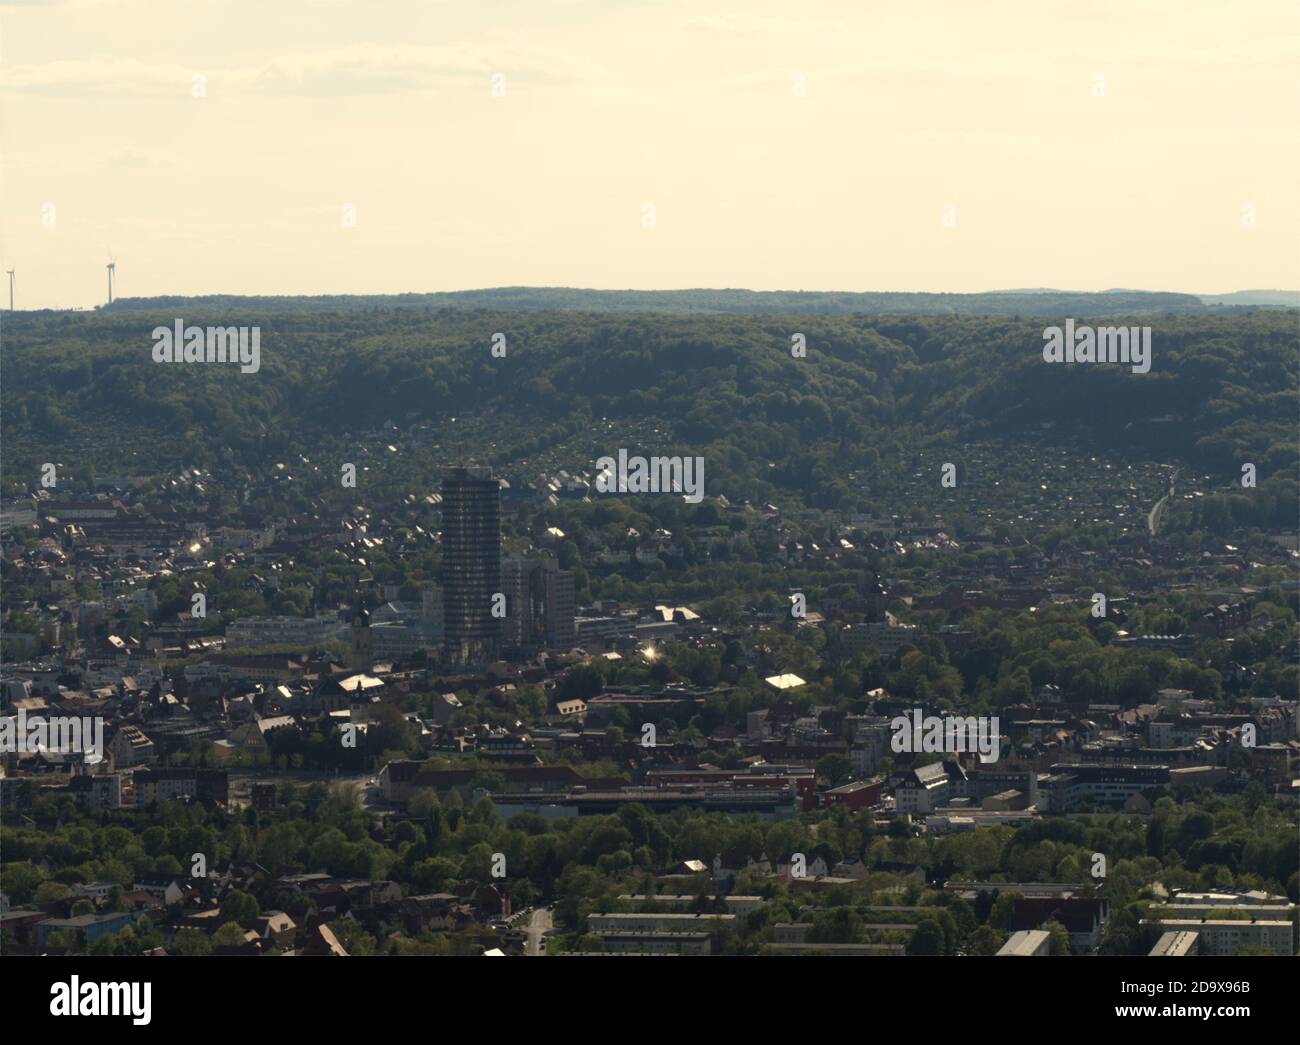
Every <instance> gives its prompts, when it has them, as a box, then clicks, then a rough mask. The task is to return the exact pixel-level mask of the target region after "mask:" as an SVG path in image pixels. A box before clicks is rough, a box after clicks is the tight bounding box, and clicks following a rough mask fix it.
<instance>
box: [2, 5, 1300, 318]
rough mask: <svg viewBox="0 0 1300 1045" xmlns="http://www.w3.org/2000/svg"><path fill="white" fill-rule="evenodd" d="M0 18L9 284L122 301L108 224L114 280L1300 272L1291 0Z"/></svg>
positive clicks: (903, 286)
mask: <svg viewBox="0 0 1300 1045" xmlns="http://www.w3.org/2000/svg"><path fill="white" fill-rule="evenodd" d="M0 30H2V37H0V58H2V59H3V66H2V67H0V145H2V148H0V162H2V164H3V166H2V168H0V177H2V179H3V180H2V181H0V261H2V264H3V268H5V269H9V268H14V269H15V270H16V271H17V277H16V279H17V304H18V307H19V308H42V307H56V308H61V307H74V306H81V307H89V306H92V305H95V304H98V303H101V302H102V301H103V300H104V299H105V283H106V277H105V272H104V265H105V263H106V262H107V260H108V258H109V255H110V252H111V253H112V255H113V256H114V257H115V259H116V262H117V293H118V295H119V296H123V297H133V296H149V295H155V294H208V293H239V294H319V293H399V292H404V291H437V290H461V289H470V288H476V287H495V286H513V285H531V286H578V287H599V288H625V287H635V288H644V289H670V288H684V287H750V288H753V289H757V290H781V289H785V290H918V291H956V292H965V291H979V290H991V289H1005V288H1013V287H1048V286H1051V287H1061V288H1068V289H1078V290H1102V289H1106V288H1108V287H1132V288H1141V289H1149V290H1181V291H1191V292H1223V291H1229V290H1237V289H1246V288H1287V289H1294V288H1297V287H1300V276H1298V275H1297V268H1298V265H1297V243H1300V213H1298V209H1297V186H1298V185H1300V4H1297V3H1295V0H1251V2H1249V3H1241V2H1240V0H1229V2H1211V0H1153V2H1142V0H1069V2H1054V0H1035V2H1029V0H1010V2H1000V3H998V2H989V0H906V2H901V0H895V2H891V3H883V2H875V0H845V2H833V0H826V2H816V0H812V2H796V0H788V2H786V3H775V2H771V0H707V2H689V3H688V2H677V0H531V2H529V0H445V2H439V0H206V2H204V0H197V2H187V0H64V2H42V0H24V2H9V3H6V2H3V0H0ZM196 77H197V78H198V79H196ZM494 77H495V78H496V79H495V81H494ZM494 82H495V84H496V85H497V87H498V90H497V93H496V94H494ZM501 87H503V88H504V90H503V92H502V91H501V90H500V88H501ZM196 94H197V95H201V96H199V97H196ZM647 204H649V205H652V207H653V222H648V221H647V218H648V217H649V216H650V215H651V212H650V210H649V209H648V208H647V206H646V205H647ZM348 205H350V206H351V207H353V208H355V222H354V223H352V224H351V225H349V224H348V222H347V221H346V220H345V209H344V208H345V206H348ZM945 217H947V219H948V220H947V222H946V223H945V220H944V219H945ZM647 225H649V227H647ZM2 286H3V285H0V287H2ZM0 303H3V305H4V306H6V307H7V306H8V303H9V302H8V295H7V289H0Z"/></svg>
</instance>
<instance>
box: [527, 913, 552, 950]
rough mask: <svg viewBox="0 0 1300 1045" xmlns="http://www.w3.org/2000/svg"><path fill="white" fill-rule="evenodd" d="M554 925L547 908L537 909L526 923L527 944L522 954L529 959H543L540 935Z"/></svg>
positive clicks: (543, 948)
mask: <svg viewBox="0 0 1300 1045" xmlns="http://www.w3.org/2000/svg"><path fill="white" fill-rule="evenodd" d="M553 924H554V922H553V920H552V918H551V909H550V908H549V907H539V908H538V909H537V910H535V911H534V912H533V916H532V918H530V919H529V921H528V942H527V943H526V944H524V954H526V955H528V956H529V957H530V958H544V957H545V956H546V948H545V947H544V946H543V945H542V933H544V932H547V931H548V930H549V929H550V928H551V926H552V925H553Z"/></svg>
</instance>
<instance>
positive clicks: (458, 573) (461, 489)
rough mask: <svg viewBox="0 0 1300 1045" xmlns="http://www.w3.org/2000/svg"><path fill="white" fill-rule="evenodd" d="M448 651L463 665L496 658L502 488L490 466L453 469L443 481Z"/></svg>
mask: <svg viewBox="0 0 1300 1045" xmlns="http://www.w3.org/2000/svg"><path fill="white" fill-rule="evenodd" d="M442 589H443V653H444V656H445V657H446V659H447V660H448V662H450V663H452V664H458V665H469V664H482V663H485V662H487V661H489V660H493V659H495V658H496V657H497V655H498V653H499V651H500V646H501V620H500V619H499V618H497V617H494V616H493V614H492V600H493V596H494V595H496V594H497V593H498V592H500V591H501V487H500V484H499V483H498V481H497V480H496V479H495V478H494V477H493V475H492V469H491V468H486V467H468V468H467V467H457V468H450V469H448V470H447V473H446V474H445V475H444V476H443V480H442Z"/></svg>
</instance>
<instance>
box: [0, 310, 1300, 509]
mask: <svg viewBox="0 0 1300 1045" xmlns="http://www.w3.org/2000/svg"><path fill="white" fill-rule="evenodd" d="M181 318H183V319H184V320H185V321H186V322H187V323H193V324H198V325H221V326H228V325H258V326H260V328H261V359H262V362H261V369H260V371H259V372H258V373H255V374H244V373H240V371H239V367H238V366H237V365H229V364H225V365H222V364H205V365H195V364H178V363H155V362H154V361H153V359H152V355H151V350H152V344H153V343H152V340H151V336H150V332H151V331H152V330H153V328H154V327H155V326H156V325H160V324H161V325H171V324H172V323H174V321H175V319H176V313H172V312H153V313H149V312H131V311H120V312H119V311H116V310H114V311H113V312H109V313H99V314H91V313H51V314H45V315H37V314H28V315H23V314H19V315H18V316H16V317H15V318H13V319H11V320H10V321H9V322H8V323H7V324H6V335H7V336H6V338H5V346H4V356H3V363H4V386H5V390H4V397H5V409H4V411H3V435H4V451H5V458H6V460H5V464H6V466H7V469H8V468H12V467H14V466H15V465H17V464H18V463H19V462H21V463H22V466H23V467H24V468H25V467H26V465H27V464H28V463H29V461H30V459H31V457H32V455H35V456H36V457H38V458H39V459H40V460H49V459H50V456H49V455H50V454H54V453H57V452H60V451H63V452H66V451H68V450H69V449H70V448H71V447H73V446H74V445H76V444H77V443H78V442H84V441H85V438H86V435H87V432H93V433H94V434H95V436H96V437H97V438H98V439H99V440H100V441H101V442H103V443H104V444H105V446H104V451H105V452H106V453H108V454H109V456H110V459H109V460H108V461H106V462H104V467H113V466H115V465H117V466H120V467H127V464H128V462H126V461H121V462H115V461H113V460H112V459H111V455H112V454H113V453H114V452H117V451H120V452H121V453H122V454H125V453H126V452H127V449H128V447H134V446H136V445H137V444H139V443H141V442H144V443H150V444H154V445H153V449H154V450H155V451H157V452H165V453H166V454H168V455H170V456H171V463H196V462H197V461H199V460H202V459H203V457H204V455H205V454H206V455H210V456H218V455H219V456H223V457H224V456H227V455H229V454H230V453H231V451H233V452H234V454H235V456H236V457H239V456H241V455H244V456H247V457H250V458H251V457H257V456H259V451H261V450H265V449H278V448H282V447H286V446H289V447H297V446H302V447H311V446H319V445H320V443H321V440H322V439H328V438H330V437H334V436H338V435H340V434H344V433H348V432H359V431H364V430H367V429H373V428H375V427H377V425H378V424H379V423H380V422H382V421H384V420H386V419H391V420H393V421H396V422H397V423H398V424H399V425H402V426H405V425H407V424H411V423H417V422H421V421H427V422H430V423H434V424H441V423H443V422H445V421H446V420H447V419H448V418H450V417H460V418H469V419H473V418H478V419H490V420H491V422H492V440H493V442H494V447H493V448H492V449H491V450H490V452H488V453H487V454H485V455H484V456H488V457H490V458H494V459H497V460H506V459H509V457H510V455H511V453H513V452H514V451H515V450H517V449H518V447H519V446H521V445H523V444H524V443H526V442H527V441H528V440H531V439H533V438H534V437H535V435H536V433H537V432H538V431H539V430H541V429H544V428H546V426H548V425H568V426H573V425H577V426H578V427H579V428H581V427H582V426H583V425H584V424H585V423H586V419H589V418H602V417H604V418H610V419H613V420H626V421H636V420H639V419H646V418H655V419H659V420H662V421H664V422H666V425H667V427H668V429H669V430H670V431H671V435H672V438H673V439H674V440H676V441H677V442H679V443H680V444H681V445H682V446H684V447H686V448H689V449H691V450H693V451H694V452H700V451H701V450H703V449H705V448H712V450H713V452H714V453H713V456H714V457H715V458H717V460H718V462H719V463H723V464H724V467H725V468H730V469H733V470H734V469H742V470H743V469H746V468H750V467H756V466H757V463H759V462H763V469H764V470H766V469H767V464H766V463H765V462H784V464H783V465H782V467H785V466H791V467H793V466H794V465H795V464H796V463H797V462H802V463H798V468H799V469H802V470H803V471H805V472H810V471H811V470H815V468H816V467H817V466H818V465H819V463H820V464H823V465H826V466H833V467H834V468H836V469H840V470H843V469H844V468H846V467H854V466H860V465H864V464H865V465H870V464H872V463H873V460H875V459H877V458H878V456H879V454H880V453H882V452H886V451H887V449H888V447H889V446H890V445H891V444H895V443H898V442H899V441H900V434H901V433H907V436H906V439H905V440H902V441H904V442H907V443H914V442H916V441H918V440H919V441H928V442H954V443H961V442H965V441H967V440H969V439H972V438H988V437H994V438H1000V439H1008V440H1020V441H1026V440H1033V441H1035V442H1052V443H1064V444H1065V445H1075V446H1078V447H1080V448H1087V449H1088V450H1089V451H1096V450H1099V449H1111V450H1116V451H1121V452H1123V453H1124V454H1125V455H1127V456H1129V457H1133V458H1135V459H1143V460H1152V459H1158V460H1166V459H1169V460H1179V459H1181V460H1186V461H1189V462H1193V463H1196V464H1198V465H1204V466H1206V467H1213V468H1216V469H1225V470H1226V469H1234V468H1237V467H1239V462H1241V461H1245V460H1249V461H1252V462H1254V463H1256V465H1257V466H1258V467H1259V469H1260V473H1261V477H1264V476H1267V475H1269V474H1272V473H1276V472H1279V471H1290V470H1291V469H1293V467H1294V464H1295V461H1296V439H1295V398H1294V397H1295V388H1296V385H1297V362H1298V358H1297V357H1298V352H1297V347H1298V345H1300V340H1298V338H1297V330H1296V314H1295V313H1294V312H1281V311H1279V312H1254V313H1250V312H1238V313H1231V314H1221V315H1214V316H1211V315H1208V314H1200V315H1189V316H1180V317H1170V318H1164V319H1159V320H1156V319H1146V320H1144V319H1142V317H1131V318H1132V319H1133V322H1149V323H1151V325H1152V326H1153V331H1152V343H1153V349H1152V355H1153V359H1152V364H1151V372H1150V373H1148V374H1134V373H1131V372H1130V370H1129V368H1128V367H1127V366H1123V365H1098V364H1074V365H1054V364H1050V363H1045V362H1044V361H1043V359H1042V344H1043V340H1042V331H1043V321H1042V320H1027V319H1020V320H1017V319H1014V318H1007V317H1000V318H998V317H979V318H975V317H968V318H950V317H921V316H909V317H864V316H844V317H812V316H797V317H796V316H762V317H757V316H708V317H705V316H694V317H686V316H664V315H636V316H618V315H609V314H589V313H561V312H542V313H501V312H484V311H470V310H452V309H444V310H439V311H432V312H415V311H410V310H400V309H378V310H370V311H333V312H286V311H282V310H278V309H264V310H263V309H255V310H246V311H231V310H228V309H211V308H206V309H205V308H201V307H197V306H194V307H187V308H186V309H184V310H183V312H182V313H181ZM1077 318H1079V321H1080V322H1083V321H1084V319H1086V318H1087V317H1077ZM1116 322H1123V320H1117V321H1116ZM497 332H501V333H503V334H505V336H506V340H507V345H508V351H507V355H506V357H505V358H494V357H493V356H492V355H491V354H490V351H489V347H490V344H491V339H492V336H493V334H494V333H497ZM795 333H801V334H803V335H804V337H805V338H806V341H807V358H803V359H797V358H792V356H791V351H790V345H791V337H792V335H793V334H795ZM128 430H129V431H130V433H131V435H130V436H129V437H127V436H121V437H119V436H118V435H117V434H116V433H126V432H127V431H128ZM159 440H164V441H165V442H164V443H163V444H159V442H158V441H159ZM512 448H513V449H512ZM468 449H470V450H471V451H481V450H482V448H481V447H475V446H470V447H469V448H468ZM652 449H658V448H652ZM663 449H667V447H664V448H663ZM832 461H833V465H832ZM8 474H10V475H12V474H13V473H12V471H9V473H8ZM715 474H716V473H715ZM805 478H808V477H807V476H805ZM809 481H811V480H809ZM801 483H802V485H807V484H806V483H803V482H802V480H799V481H796V482H795V484H794V485H796V486H799V485H801Z"/></svg>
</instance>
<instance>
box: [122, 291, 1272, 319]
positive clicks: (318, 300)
mask: <svg viewBox="0 0 1300 1045" xmlns="http://www.w3.org/2000/svg"><path fill="white" fill-rule="evenodd" d="M1260 300H1261V301H1267V302H1269V303H1272V301H1273V299H1271V298H1267V299H1260ZM1246 301H1248V302H1249V303H1252V304H1254V303H1257V301H1256V299H1254V298H1248V299H1246ZM190 305H195V306H205V307H206V306H215V307H220V308H236V309H246V308H275V309H278V310H282V311H304V310H320V309H325V310H343V309H372V308H376V307H381V308H392V307H402V308H424V309H428V308H446V307H452V308H490V309H500V310H504V311H516V310H518V311H534V312H536V311H551V310H581V311H591V312H669V313H672V312H688V313H697V312H699V313H725V312H731V313H743V314H751V315H752V314H760V315H761V314H772V313H800V314H810V315H850V314H860V313H866V314H891V315H900V314H906V315H949V316H956V315H962V316H980V315H993V316H997V315H1006V316H1011V315H1034V316H1053V315H1065V314H1067V313H1069V312H1072V311H1073V312H1080V313H1087V314H1088V315H1093V316H1103V315H1119V314H1121V313H1124V314H1128V313H1151V312H1162V313H1164V312H1171V311H1180V312H1185V311H1195V310H1199V309H1201V308H1202V307H1203V302H1202V299H1201V298H1199V297H1197V296H1196V295H1193V294H1171V293H1151V292H1147V291H1140V290H1111V291H1106V292H1105V293H1101V294H1089V293H1074V292H1070V291H1061V290H1032V291H1020V290H1011V291H995V292H991V293H983V294H914V293H854V292H850V291H794V290H776V291H762V290H735V289H698V290H586V289H582V288H578V287H491V288H487V289H483V290H457V291H447V292H442V293H434V294H358V295H351V294H330V295H314V296H310V297H274V296H270V297H244V296H240V295H233V294H215V295H208V296H204V297H198V298H183V297H152V298H124V299H119V300H118V301H116V302H114V303H113V305H112V309H113V311H125V310H133V311H138V310H142V309H143V310H146V311H147V310H151V309H154V308H176V307H181V306H190Z"/></svg>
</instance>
